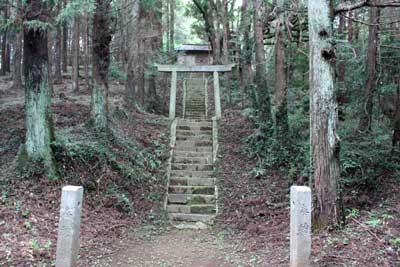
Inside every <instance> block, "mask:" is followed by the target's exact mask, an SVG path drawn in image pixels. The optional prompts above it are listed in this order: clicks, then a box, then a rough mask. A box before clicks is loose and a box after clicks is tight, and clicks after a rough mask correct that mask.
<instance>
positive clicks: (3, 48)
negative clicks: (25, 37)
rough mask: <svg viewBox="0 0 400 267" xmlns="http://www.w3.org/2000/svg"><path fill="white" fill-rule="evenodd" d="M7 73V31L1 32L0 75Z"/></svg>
mask: <svg viewBox="0 0 400 267" xmlns="http://www.w3.org/2000/svg"><path fill="white" fill-rule="evenodd" d="M6 74H7V31H5V32H4V33H3V40H2V42H1V70H0V75H2V76H5V75H6Z"/></svg>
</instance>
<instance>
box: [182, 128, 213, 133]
mask: <svg viewBox="0 0 400 267" xmlns="http://www.w3.org/2000/svg"><path fill="white" fill-rule="evenodd" d="M176 132H177V133H181V132H192V133H203V132H204V133H206V134H212V127H211V126H200V127H196V126H177V127H176Z"/></svg>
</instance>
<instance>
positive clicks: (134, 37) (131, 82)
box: [125, 1, 169, 110]
mask: <svg viewBox="0 0 400 267" xmlns="http://www.w3.org/2000/svg"><path fill="white" fill-rule="evenodd" d="M130 12H131V13H130V16H131V17H132V19H131V20H130V22H129V24H128V25H129V27H128V34H127V36H128V38H129V41H128V49H127V50H128V52H127V53H128V62H127V71H126V83H125V96H126V97H125V106H126V108H128V109H129V110H132V109H134V107H135V104H136V82H135V81H136V76H137V65H138V64H136V62H137V60H138V56H137V55H138V41H139V37H138V33H139V13H140V4H139V1H134V2H133V3H132V8H131V10H130ZM168 17H169V16H168Z"/></svg>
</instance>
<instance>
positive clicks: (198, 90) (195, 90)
mask: <svg viewBox="0 0 400 267" xmlns="http://www.w3.org/2000/svg"><path fill="white" fill-rule="evenodd" d="M204 82H205V80H204V79H200V78H193V79H190V80H188V81H187V92H186V101H185V109H184V118H185V119H196V120H205V119H206V103H205V90H204Z"/></svg>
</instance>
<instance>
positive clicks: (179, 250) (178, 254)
mask: <svg viewBox="0 0 400 267" xmlns="http://www.w3.org/2000/svg"><path fill="white" fill-rule="evenodd" d="M118 247H120V249H119V250H118V251H116V252H114V253H112V254H111V255H110V256H109V257H107V258H103V259H101V260H100V262H94V263H93V265H92V266H102V267H114V266H121V267H128V266H129V267H147V266H149V267H150V266H151V267H159V266H162V267H228V266H229V267H239V266H243V267H253V266H254V267H256V266H262V264H261V259H260V258H259V257H258V256H257V255H255V254H253V253H251V252H248V251H246V250H244V249H243V248H242V247H241V246H240V245H239V244H238V242H235V241H232V240H229V239H227V238H226V237H225V236H224V234H223V233H222V232H220V233H217V232H213V231H212V230H177V229H169V230H167V231H165V232H163V233H160V234H151V233H149V231H145V232H143V231H139V232H136V233H134V234H133V236H132V237H129V238H127V239H125V240H123V241H120V242H119V243H118Z"/></svg>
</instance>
